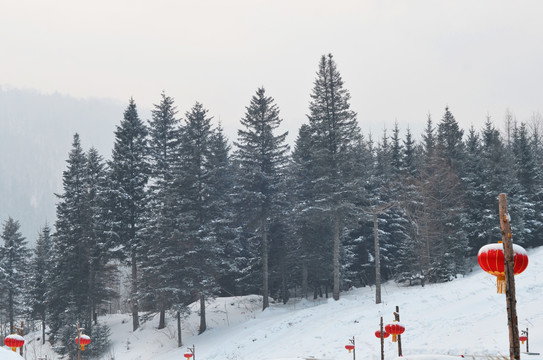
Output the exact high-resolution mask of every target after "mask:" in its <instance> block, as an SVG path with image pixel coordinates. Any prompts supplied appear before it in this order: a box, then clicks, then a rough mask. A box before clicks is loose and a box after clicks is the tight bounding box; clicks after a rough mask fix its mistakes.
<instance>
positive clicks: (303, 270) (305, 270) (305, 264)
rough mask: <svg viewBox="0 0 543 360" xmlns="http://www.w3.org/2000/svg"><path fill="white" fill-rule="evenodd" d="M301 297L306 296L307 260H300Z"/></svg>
mask: <svg viewBox="0 0 543 360" xmlns="http://www.w3.org/2000/svg"><path fill="white" fill-rule="evenodd" d="M302 297H303V298H307V261H306V260H303V261H302Z"/></svg>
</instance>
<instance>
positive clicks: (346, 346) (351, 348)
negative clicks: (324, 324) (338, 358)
mask: <svg viewBox="0 0 543 360" xmlns="http://www.w3.org/2000/svg"><path fill="white" fill-rule="evenodd" d="M345 349H347V350H349V354H350V353H351V351H353V350H354V345H345Z"/></svg>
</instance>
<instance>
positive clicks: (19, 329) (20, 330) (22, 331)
mask: <svg viewBox="0 0 543 360" xmlns="http://www.w3.org/2000/svg"><path fill="white" fill-rule="evenodd" d="M14 328H15V330H16V331H17V334H18V335H20V336H25V323H24V321H21V327H18V326H14ZM19 354H20V355H21V357H22V356H23V347H22V346H21V347H20V348H19Z"/></svg>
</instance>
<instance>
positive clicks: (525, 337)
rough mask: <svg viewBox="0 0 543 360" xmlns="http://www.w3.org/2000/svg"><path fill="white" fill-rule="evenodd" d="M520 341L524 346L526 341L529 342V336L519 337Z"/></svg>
mask: <svg viewBox="0 0 543 360" xmlns="http://www.w3.org/2000/svg"><path fill="white" fill-rule="evenodd" d="M518 339H519V340H520V341H522V343H523V344H524V342H525V341H526V340H528V336H521V337H519V338H518Z"/></svg>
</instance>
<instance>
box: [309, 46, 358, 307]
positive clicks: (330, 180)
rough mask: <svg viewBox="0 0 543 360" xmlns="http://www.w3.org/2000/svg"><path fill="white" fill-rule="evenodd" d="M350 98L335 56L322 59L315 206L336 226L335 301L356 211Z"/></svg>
mask: <svg viewBox="0 0 543 360" xmlns="http://www.w3.org/2000/svg"><path fill="white" fill-rule="evenodd" d="M349 100H350V94H349V92H348V91H347V89H345V88H344V87H343V79H342V78H341V75H340V73H339V71H338V70H337V66H336V63H335V61H334V59H333V57H332V55H331V54H329V55H327V56H324V55H323V56H322V57H321V60H320V63H319V70H318V71H317V79H316V80H315V83H314V87H313V91H312V94H311V102H310V104H309V112H310V113H309V115H308V119H309V125H310V129H311V137H312V160H311V161H312V164H311V166H313V167H314V176H315V178H314V179H313V181H314V182H315V185H316V186H315V194H316V196H317V198H316V199H315V204H318V205H317V206H318V207H319V208H320V209H321V211H323V212H324V213H326V216H327V217H328V218H329V219H330V221H331V223H332V224H333V225H332V234H333V236H332V239H331V242H332V244H333V259H332V262H333V297H334V299H335V300H338V299H339V290H340V242H341V239H340V236H341V233H342V223H343V222H344V221H345V219H346V212H350V211H352V209H353V206H352V202H351V200H352V194H353V193H352V192H350V191H349V190H351V189H352V190H353V191H354V189H353V188H354V186H353V184H354V182H353V180H354V179H353V177H352V171H353V170H355V169H356V166H355V165H354V164H353V162H352V160H353V159H352V152H353V148H354V146H355V144H357V142H358V140H359V138H360V129H359V128H358V125H357V122H356V113H355V112H353V111H352V110H350V104H349Z"/></svg>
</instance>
